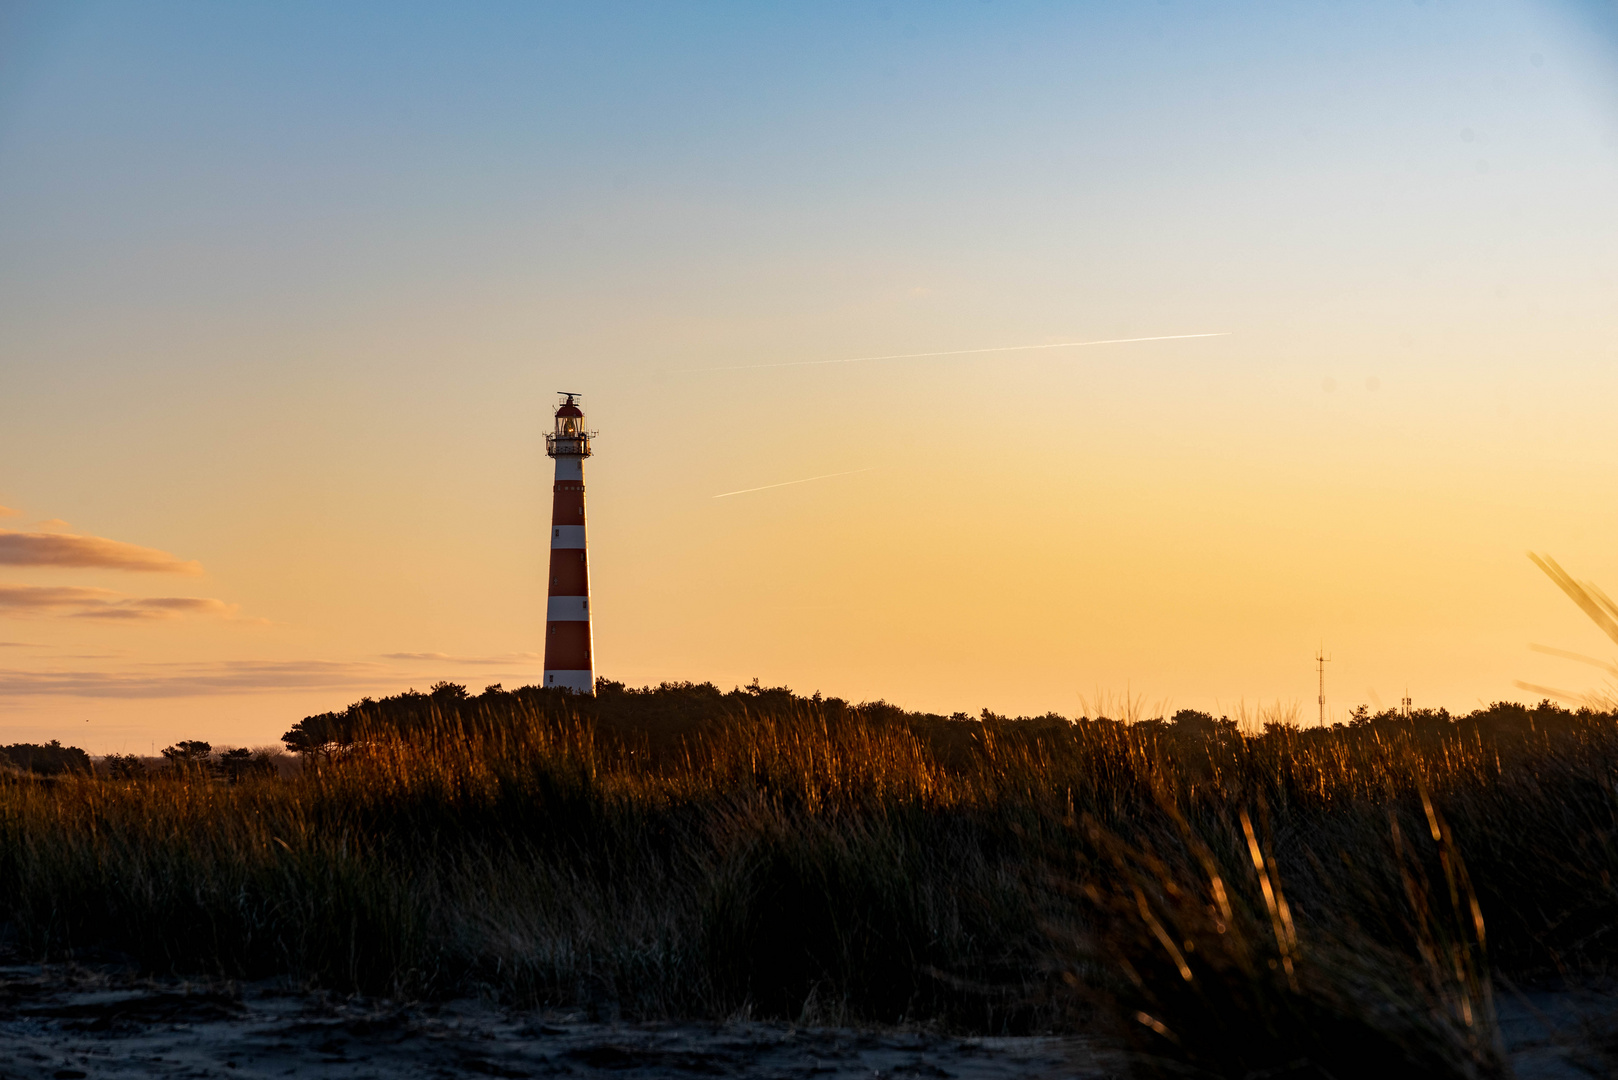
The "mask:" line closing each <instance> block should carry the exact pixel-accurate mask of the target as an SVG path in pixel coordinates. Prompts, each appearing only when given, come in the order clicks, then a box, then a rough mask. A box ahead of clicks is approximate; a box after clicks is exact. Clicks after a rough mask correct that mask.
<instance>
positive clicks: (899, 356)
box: [701, 330, 1232, 371]
mask: <svg viewBox="0 0 1618 1080" xmlns="http://www.w3.org/2000/svg"><path fill="white" fill-rule="evenodd" d="M1231 333H1232V331H1229V330H1221V331H1219V332H1217V333H1213V334H1164V335H1162V336H1160V337H1124V338H1106V339H1104V340H1101V341H1058V342H1057V343H1056V344H1054V345H1001V346H997V347H996V348H993V349H948V350H946V351H944V352H911V353H890V354H889V355H887V356H850V357H848V358H846V359H843V360H789V361H787V362H786V363H784V364H736V365H733V366H730V367H713V368H702V369H701V370H703V371H752V370H755V369H757V368H778V367H808V366H810V365H814V364H858V363H861V362H863V361H866V360H915V359H919V358H921V357H924V356H972V355H975V354H977V353H997V352H1025V351H1027V350H1029V349H1076V348H1079V347H1080V346H1084V345H1129V344H1132V343H1134V342H1137V341H1184V340H1186V339H1187V338H1208V337H1230V335H1231Z"/></svg>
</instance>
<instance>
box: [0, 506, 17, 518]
mask: <svg viewBox="0 0 1618 1080" xmlns="http://www.w3.org/2000/svg"><path fill="white" fill-rule="evenodd" d="M21 516H22V511H21V510H13V509H12V508H11V507H9V506H0V517H21Z"/></svg>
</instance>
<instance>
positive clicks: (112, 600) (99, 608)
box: [0, 584, 239, 620]
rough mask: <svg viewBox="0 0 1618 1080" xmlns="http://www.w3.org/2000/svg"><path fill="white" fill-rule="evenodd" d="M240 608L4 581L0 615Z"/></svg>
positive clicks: (173, 615) (125, 614)
mask: <svg viewBox="0 0 1618 1080" xmlns="http://www.w3.org/2000/svg"><path fill="white" fill-rule="evenodd" d="M238 610H239V607H238V605H236V604H227V603H225V602H224V601H223V600H215V599H213V598H212V597H206V596H127V595H125V594H123V593H120V592H114V591H113V590H111V589H91V588H84V587H81V586H73V585H6V584H0V616H6V615H11V616H29V615H50V616H58V617H63V618H71V619H113V620H151V619H181V618H186V617H188V616H200V617H207V618H232V617H234V616H235V615H236V612H237V611H238Z"/></svg>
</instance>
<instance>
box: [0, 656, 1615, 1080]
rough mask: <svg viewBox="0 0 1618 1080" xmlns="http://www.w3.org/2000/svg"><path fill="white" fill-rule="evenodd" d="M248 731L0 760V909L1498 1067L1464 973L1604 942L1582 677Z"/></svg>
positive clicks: (1226, 1047) (94, 933)
mask: <svg viewBox="0 0 1618 1080" xmlns="http://www.w3.org/2000/svg"><path fill="white" fill-rule="evenodd" d="M286 742H287V744H288V746H289V747H290V748H291V749H293V750H295V751H297V752H298V753H299V755H300V756H301V758H302V760H303V762H304V766H303V768H302V769H301V771H298V772H296V774H295V775H276V774H275V773H274V771H273V770H270V769H267V768H265V769H245V770H238V771H237V772H235V773H234V774H232V773H231V772H230V771H229V770H226V769H223V768H221V767H219V766H210V767H209V768H201V767H195V768H193V767H184V764H183V763H182V762H179V761H172V762H170V763H168V764H167V767H165V768H159V769H145V770H141V771H136V770H134V769H133V768H131V769H128V770H125V771H124V772H123V773H121V774H118V775H112V774H110V773H109V771H108V770H106V769H103V770H102V771H101V772H100V774H98V775H97V774H88V773H84V772H82V771H77V772H76V771H71V770H69V771H61V772H59V773H57V774H56V775H53V776H51V777H47V778H39V777H37V776H36V775H35V774H33V773H30V772H23V771H20V770H12V771H9V772H5V773H3V774H0V890H3V910H4V912H5V915H4V916H3V917H4V918H5V919H8V920H9V925H8V928H7V933H8V934H9V935H10V936H11V938H12V940H13V942H14V943H16V944H17V945H18V946H19V947H21V948H23V949H25V950H27V952H28V953H29V954H30V955H32V956H35V957H55V958H64V957H77V958H81V959H91V958H102V959H106V958H115V959H116V958H128V959H130V960H133V961H135V962H137V963H139V964H141V965H143V966H145V967H146V968H148V969H151V970H158V971H177V972H207V973H216V974H222V975H228V976H241V977H254V976H265V975H272V974H291V975H293V976H295V977H299V978H302V979H305V980H309V981H311V982H314V983H318V984H321V985H324V986H328V987H332V988H336V989H355V990H363V991H369V992H377V993H391V994H404V995H424V996H434V995H450V994H459V993H466V992H479V993H484V994H489V995H494V996H498V997H500V998H502V999H505V1000H508V1001H511V1002H513V1003H522V1004H529V1003H548V1004H556V1005H567V1006H570V1007H577V1008H581V1009H585V1010H589V1011H591V1012H593V1013H595V1014H597V1015H621V1016H623V1017H626V1018H630V1017H666V1016H680V1017H726V1016H732V1015H736V1014H739V1013H750V1014H751V1015H753V1016H759V1017H783V1018H791V1019H799V1020H803V1021H806V1022H810V1021H821V1022H826V1021H834V1022H882V1023H892V1022H921V1023H930V1024H938V1025H943V1026H948V1027H951V1028H957V1029H967V1030H980V1031H994V1032H1007V1031H1027V1030H1053V1029H1055V1030H1062V1029H1072V1028H1074V1027H1084V1028H1086V1029H1089V1030H1098V1029H1099V1030H1102V1031H1104V1032H1106V1034H1107V1037H1109V1038H1111V1039H1112V1040H1114V1041H1116V1042H1117V1043H1119V1044H1121V1045H1122V1046H1124V1047H1125V1048H1127V1049H1129V1050H1130V1051H1131V1052H1132V1053H1134V1054H1135V1055H1136V1059H1135V1065H1134V1066H1133V1067H1134V1068H1135V1070H1136V1071H1137V1073H1138V1074H1139V1075H1159V1074H1161V1075H1215V1076H1232V1077H1237V1076H1257V1075H1265V1076H1327V1075H1330V1076H1336V1077H1346V1076H1364V1075H1371V1074H1372V1073H1376V1074H1378V1075H1380V1076H1407V1075H1422V1076H1490V1075H1500V1072H1501V1068H1502V1066H1501V1065H1500V1057H1499V1050H1498V1044H1497V1041H1496V1039H1495V1035H1494V1029H1493V1024H1492V1016H1493V1012H1492V1005H1491V994H1492V993H1493V992H1494V987H1495V986H1496V985H1498V984H1499V983H1500V981H1501V980H1502V979H1510V980H1515V981H1517V982H1531V981H1536V980H1544V979H1567V978H1582V977H1589V976H1594V975H1600V974H1603V973H1606V972H1609V971H1611V970H1612V968H1613V965H1614V961H1615V960H1618V935H1615V934H1614V928H1615V927H1618V882H1615V881H1614V871H1615V870H1618V847H1615V842H1618V836H1615V829H1618V789H1615V786H1614V785H1615V782H1618V716H1614V715H1613V714H1609V713H1597V712H1590V711H1581V712H1577V713H1574V712H1569V711H1567V710H1563V709H1559V708H1556V707H1553V706H1550V705H1549V704H1542V705H1541V706H1539V707H1538V708H1534V709H1528V708H1524V707H1522V706H1517V705H1496V706H1493V707H1492V708H1489V709H1486V710H1482V711H1479V712H1476V713H1473V714H1471V715H1469V716H1464V717H1451V716H1449V715H1447V714H1445V713H1442V712H1432V713H1416V714H1415V715H1413V716H1409V717H1404V716H1399V715H1395V714H1392V713H1383V714H1380V715H1375V716H1372V715H1369V714H1367V713H1364V712H1362V713H1360V714H1358V715H1357V717H1356V720H1355V722H1354V723H1353V724H1351V725H1347V726H1339V727H1336V728H1331V729H1326V730H1317V729H1307V730H1299V729H1296V728H1292V727H1287V726H1283V725H1270V726H1268V727H1266V728H1264V729H1263V730H1262V731H1253V732H1247V733H1245V734H1244V733H1243V732H1241V731H1239V730H1238V729H1237V726H1236V725H1235V724H1233V723H1230V722H1229V721H1225V720H1221V719H1216V718H1213V717H1209V716H1205V715H1203V714H1200V713H1191V712H1182V713H1179V714H1177V715H1176V716H1175V717H1174V718H1173V719H1170V720H1162V721H1148V722H1143V723H1135V724H1124V723H1121V722H1116V721H1113V720H1108V719H1082V720H1078V721H1074V722H1069V721H1067V720H1064V719H1062V718H1060V717H1055V716H1047V717H1042V718H1035V719H1028V718H1023V719H1006V718H1000V717H993V716H988V715H987V714H986V715H985V716H983V717H980V718H978V719H967V718H965V717H960V716H957V717H954V718H950V717H942V716H925V715H919V714H913V713H906V712H903V711H901V710H899V709H895V708H892V707H890V706H886V705H882V704H880V703H879V704H876V705H866V706H851V705H849V704H847V703H844V702H840V701H823V700H820V699H819V698H818V696H817V697H816V698H803V697H797V696H794V695H792V694H791V693H789V692H788V691H786V690H771V689H766V688H761V687H758V686H756V685H755V686H754V687H750V688H744V689H741V690H737V691H733V692H731V693H729V694H726V693H721V692H720V691H718V690H716V689H715V688H713V687H711V686H691V685H679V686H663V687H659V688H653V689H647V690H629V689H626V688H624V687H622V686H620V685H617V684H612V683H607V682H603V683H602V684H601V693H600V694H599V696H598V697H596V698H595V699H580V698H576V697H570V696H567V695H563V694H560V693H557V692H554V691H546V690H543V689H537V688H530V689H525V690H521V691H515V692H506V691H503V690H501V689H499V688H497V687H496V688H490V689H489V690H488V691H486V692H485V693H483V694H480V695H475V696H472V695H467V694H466V692H465V691H464V690H463V689H462V688H460V687H456V686H450V685H448V684H441V685H440V686H439V687H436V688H435V689H434V691H433V692H432V693H429V694H407V695H401V696H399V697H396V698H390V699H386V700H384V701H381V702H363V703H360V704H359V705H356V706H354V707H353V708H351V709H349V710H347V711H345V712H341V713H332V714H324V715H322V716H318V717H311V718H309V719H307V720H305V721H303V722H302V723H300V724H299V725H297V727H295V728H294V730H293V731H292V732H289V734H288V736H287V739H286ZM184 745H186V744H179V746H182V747H183V746H184ZM194 745H201V744H194ZM1187 1067H1190V1069H1191V1070H1192V1071H1191V1072H1189V1073H1188V1072H1186V1071H1185V1070H1186V1068H1187Z"/></svg>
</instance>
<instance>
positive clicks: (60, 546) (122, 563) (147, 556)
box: [0, 529, 202, 574]
mask: <svg viewBox="0 0 1618 1080" xmlns="http://www.w3.org/2000/svg"><path fill="white" fill-rule="evenodd" d="M0 564H5V565H9V566H85V567H99V568H101V569H106V570H134V571H140V572H145V573H157V574H200V573H202V564H201V563H199V562H197V561H196V560H195V559H182V558H180V557H179V556H178V555H171V554H169V553H168V552H166V551H158V550H157V549H156V548H147V547H140V546H139V545H137V544H126V543H124V542H123V541H122V540H108V539H106V538H105V537H101V536H77V535H74V534H73V533H48V532H17V531H16V530H13V529H0Z"/></svg>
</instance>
